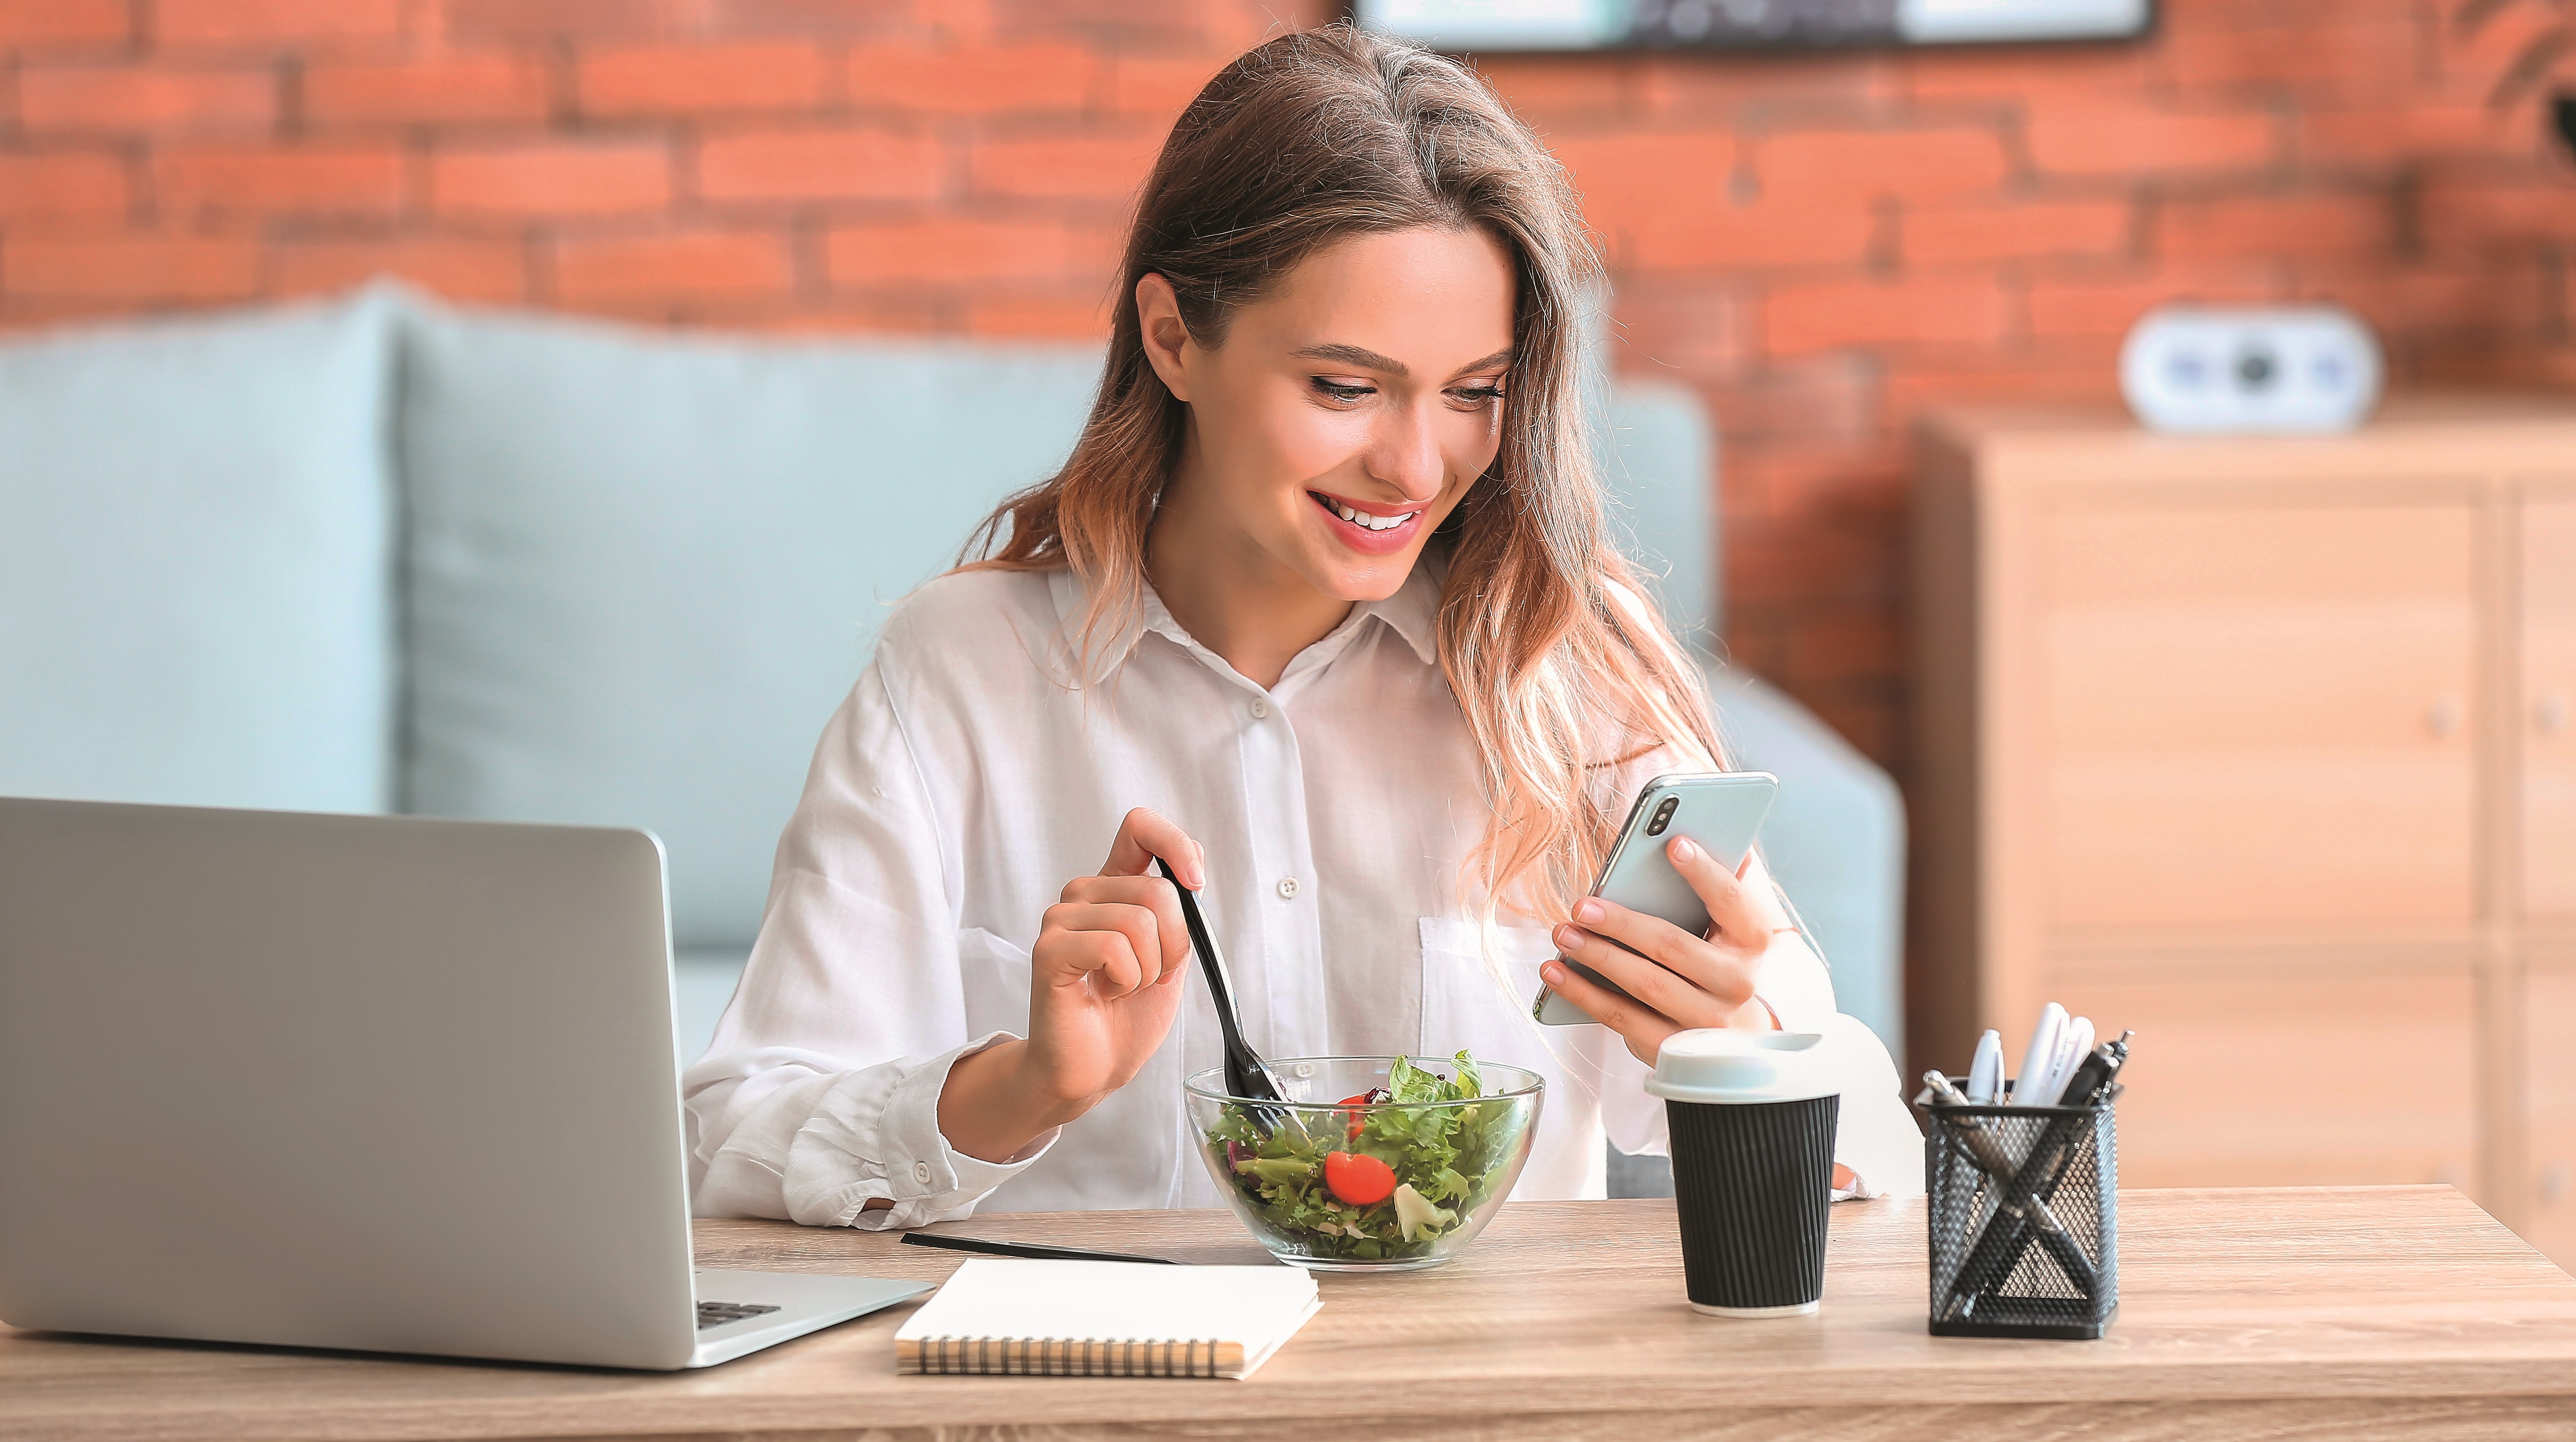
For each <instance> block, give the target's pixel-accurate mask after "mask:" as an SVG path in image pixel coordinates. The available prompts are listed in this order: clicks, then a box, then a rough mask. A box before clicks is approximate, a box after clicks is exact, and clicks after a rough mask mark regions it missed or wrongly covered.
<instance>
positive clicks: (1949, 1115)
mask: <svg viewBox="0 0 2576 1442" xmlns="http://www.w3.org/2000/svg"><path fill="white" fill-rule="evenodd" d="M2117 1097H2118V1089H2117V1088H2114V1089H2113V1092H2112V1096H2111V1097H2109V1098H2106V1099H2104V1100H2103V1101H2102V1102H2100V1103H2099V1104H2097V1105H2094V1106H2087V1107H2040V1106H2030V1107H2019V1106H1953V1105H1949V1104H1945V1103H1942V1102H1938V1101H1935V1100H1933V1099H1932V1096H1931V1094H1930V1093H1929V1092H1926V1093H1925V1094H1923V1095H1922V1096H1920V1097H1918V1098H1916V1105H1917V1106H1919V1107H1921V1108H1922V1109H1923V1111H1924V1113H1925V1115H1927V1116H1928V1117H1929V1118H1930V1119H1931V1125H1930V1127H1929V1128H1927V1129H1926V1131H1925V1133H1924V1137H1923V1171H1924V1180H1925V1184H1926V1186H1927V1188H1928V1189H1929V1191H1930V1193H1931V1203H1932V1207H1931V1223H1930V1227H1931V1239H1932V1246H1931V1252H1932V1293H1931V1327H1932V1334H1933V1335H1934V1336H1936V1337H2056V1338H2068V1339H2075V1340H2088V1339H2091V1338H2095V1337H2099V1336H2101V1335H2102V1328H2103V1327H2104V1326H2105V1325H2106V1324H2107V1323H2109V1322H2110V1320H2111V1314H2112V1313H2113V1312H2114V1311H2117V1310H2118V1309H2119V1305H2120V1236H2119V1220H2120V1217H2119V1182H2120V1154H2119V1129H2118V1126H2117V1115H2116V1113H2115V1111H2114V1109H2113V1105H2112V1103H2113V1102H2114V1101H2115V1100H2116V1099H2117Z"/></svg>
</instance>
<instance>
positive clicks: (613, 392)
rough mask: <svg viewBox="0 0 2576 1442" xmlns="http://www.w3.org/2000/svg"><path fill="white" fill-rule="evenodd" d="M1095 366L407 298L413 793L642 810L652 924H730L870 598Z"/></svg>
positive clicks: (1086, 382) (475, 804) (436, 805)
mask: <svg viewBox="0 0 2576 1442" xmlns="http://www.w3.org/2000/svg"><path fill="white" fill-rule="evenodd" d="M1098 371H1099V357H1098V352H1097V351H1095V350H1090V349H1075V348H1069V347H1066V348H1047V347H1031V346H1027V345H1014V346H1011V347H1008V348H1006V349H1004V348H992V347H983V346H976V345H968V344H934V343H927V342H914V341H895V340H869V341H866V342H859V343H853V342H847V341H842V342H832V343H819V342H758V341H748V340H741V339H728V340H723V341H715V340H701V339H693V338H687V337H683V336H673V335H671V334H669V333H667V332H642V331H633V330H628V329H624V328H617V327H609V326H601V325H592V324H583V323H575V322H565V321H559V320H540V319H531V318H518V317H504V316H497V315H491V314H481V313H474V312H453V311H435V310H430V311H423V312H421V313H420V314H419V315H418V316H417V318H416V319H415V321H414V322H413V323H412V324H410V325H408V326H407V327H406V339H405V343H404V372H403V385H402V401H401V406H402V419H401V429H402V449H401V456H402V468H403V475H404V481H405V485H406V487H407V489H408V494H409V497H410V503H411V539H410V573H409V574H410V604H411V663H412V670H411V683H412V684H411V698H412V704H411V729H410V741H411V749H410V753H409V757H408V764H407V775H408V781H409V785H408V792H407V806H408V808H409V809H412V810H416V811H421V812H426V813H430V814H435V815H447V816H473V817H488V818H508V819H525V820H543V821H568V822H585V823H595V824H608V825H633V826H643V827H648V828H650V829H651V830H653V831H655V832H656V833H658V834H659V835H660V836H661V837H662V839H663V842H664V844H665V846H666V847H667V849H668V851H669V855H670V867H671V910H672V922H673V929H674V936H675V938H676V939H677V940H678V941H679V943H680V944H681V945H683V946H726V945H743V946H747V945H748V944H749V943H750V941H751V939H752V937H753V935H754V934H755V933H756V931H757V930H758V927H759V923H760V915H761V909H762V904H763V902H764V899H765V898H766V895H767V891H768V886H769V871H770V863H771V858H772V856H773V855H774V853H775V851H776V846H777V839H778V833H779V830H780V828H781V827H782V826H784V825H785V823H786V820H787V816H788V813H789V812H790V811H791V810H792V809H793V808H794V806H795V802H796V797H797V794H798V791H799V789H800V788H801V786H802V785H803V781H804V775H805V770H806V766H807V763H808V761H809V760H810V758H811V756H812V754H813V748H814V743H815V738H816V737H817V736H819V735H820V734H821V733H822V729H823V723H824V721H825V720H826V719H827V718H828V717H829V715H830V714H831V711H832V709H833V707H834V706H836V705H838V704H839V702H840V700H841V697H842V696H843V695H844V694H845V693H846V692H847V691H848V690H849V688H850V684H851V682H852V681H853V680H854V679H855V678H856V676H857V674H858V672H859V670H860V668H861V667H862V666H863V665H864V664H865V663H866V660H867V656H868V652H869V647H870V644H871V640H872V637H873V634H874V632H875V629H876V627H877V625H878V623H879V621H880V619H881V618H882V617H883V615H884V614H885V608H886V605H887V603H889V602H891V601H893V600H894V599H895V598H897V597H899V596H901V595H902V594H903V593H904V592H905V591H907V590H909V589H910V588H911V587H912V586H914V585H916V584H918V583H919V582H921V581H923V580H925V579H927V578H929V577H930V576H932V575H935V574H937V573H938V572H939V571H941V570H943V569H945V568H946V567H947V566H948V565H949V564H950V562H951V561H952V560H953V559H954V558H955V557H956V555H957V552H958V548H959V546H960V545H961V544H962V543H963V542H964V541H965V539H966V537H967V534H968V532H969V531H970V530H971V529H972V528H973V527H974V525H975V523H976V522H977V521H979V520H981V519H982V518H983V517H984V515H985V514H986V513H987V512H988V511H989V510H990V509H991V508H992V506H993V504H994V503H995V502H996V501H997V500H999V499H1000V498H1001V497H1002V496H1003V495H1004V494H1006V493H1007V492H1009V491H1011V490H1013V489H1015V488H1017V487H1019V486H1022V485H1025V484H1027V483H1029V482H1031V481H1034V480H1037V479H1038V478H1040V477H1041V476H1043V475H1045V474H1047V473H1048V472H1049V471H1050V470H1051V469H1052V468H1053V467H1054V466H1055V464H1056V463H1057V462H1059V461H1061V460H1062V459H1063V457H1064V455H1065V453H1066V451H1067V450H1069V449H1070V447H1071V444H1072V441H1073V438H1074V436H1075V435H1076V434H1077V432H1078V431H1079V430H1080V427H1081V423H1082V418H1083V414H1084V412H1085V410H1086V409H1087V407H1088V403H1089V400H1090V395H1091V390H1092V386H1093V384H1094V383H1095V381H1096V380H1097V377H1098Z"/></svg>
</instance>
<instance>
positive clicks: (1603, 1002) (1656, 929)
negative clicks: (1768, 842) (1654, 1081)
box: [1539, 836, 1790, 1066]
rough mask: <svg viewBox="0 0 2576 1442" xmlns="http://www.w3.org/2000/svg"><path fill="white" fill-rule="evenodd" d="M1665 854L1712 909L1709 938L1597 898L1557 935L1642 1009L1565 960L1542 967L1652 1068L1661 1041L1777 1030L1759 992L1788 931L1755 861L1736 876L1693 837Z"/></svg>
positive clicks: (1562, 992) (1579, 907)
mask: <svg viewBox="0 0 2576 1442" xmlns="http://www.w3.org/2000/svg"><path fill="white" fill-rule="evenodd" d="M1664 854H1665V855H1666V856H1667V857H1670V858H1671V860H1672V863H1673V869H1674V870H1675V871H1678V872H1680V873H1681V876H1682V879H1683V880H1684V881H1687V882H1689V883H1690V885H1691V890H1693V891H1696V892H1698V893H1699V899H1700V900H1701V902H1703V903H1704V904H1706V906H1707V907H1708V917H1709V928H1708V935H1706V936H1693V935H1691V934H1690V933H1689V932H1687V931H1684V930H1682V929H1681V928H1680V927H1678V926H1675V925H1673V924H1672V923H1671V922H1669V921H1666V920H1664V919H1662V918H1661V917H1655V916H1648V915H1646V914H1645V913H1644V912H1640V911H1631V910H1629V909H1628V908H1626V907H1624V906H1621V905H1619V904H1618V903H1616V902H1612V901H1604V900H1601V899H1600V898H1599V897H1585V898H1584V899H1583V900H1582V901H1580V902H1578V903H1576V904H1575V908H1574V921H1573V922H1569V923H1567V924H1565V925H1562V926H1559V927H1558V928H1557V929H1556V944H1557V946H1558V947H1559V948H1560V949H1561V950H1563V951H1564V953H1565V954H1566V955H1567V956H1569V957H1571V958H1573V959H1574V960H1576V961H1579V962H1582V963H1583V964H1584V965H1585V966H1588V967H1590V968H1592V969H1593V970H1594V971H1596V972H1599V973H1600V974H1601V975H1603V976H1605V977H1608V978H1609V979H1610V980H1612V981H1614V982H1617V983H1618V984H1619V985H1620V986H1621V987H1623V988H1625V989H1626V991H1627V993H1628V996H1631V997H1635V998H1636V1001H1630V1000H1628V997H1623V996H1620V995H1619V994H1618V993H1616V992H1613V991H1609V990H1607V989H1605V988H1602V987H1599V986H1595V985H1593V984H1592V983H1591V982H1589V981H1587V980H1585V979H1584V977H1583V975H1582V973H1580V972H1578V971H1575V970H1574V969H1573V968H1571V967H1568V966H1567V965H1565V963H1564V962H1562V961H1551V962H1549V963H1547V964H1546V965H1545V966H1543V967H1541V968H1539V975H1540V976H1541V977H1542V978H1544V979H1545V980H1546V982H1547V984H1548V985H1549V986H1550V987H1552V988H1554V989H1555V991H1556V993H1557V995H1559V996H1562V997H1564V998H1565V999H1566V1000H1567V1001H1570V1002H1572V1003H1574V1004H1575V1005H1576V1006H1577V1007H1580V1008H1582V1010H1583V1014H1584V1015H1586V1016H1589V1017H1591V1018H1592V1019H1593V1020H1594V1021H1597V1022H1599V1023H1601V1024H1602V1025H1603V1026H1606V1027H1608V1028H1610V1029H1611V1030H1612V1031H1615V1032H1617V1033H1619V1036H1620V1039H1621V1040H1623V1041H1625V1042H1626V1043H1627V1044H1628V1050H1629V1051H1631V1052H1633V1053H1635V1054H1636V1057H1637V1059H1638V1060H1639V1061H1642V1062H1644V1063H1646V1064H1647V1065H1648V1066H1652V1065H1654V1062H1655V1053H1656V1052H1657V1051H1659V1050H1661V1049H1662V1047H1663V1044H1664V1038H1666V1037H1668V1036H1671V1035H1672V1034H1673V1033H1674V1032H1677V1031H1688V1030H1690V1029H1691V1028H1694V1027H1706V1026H1733V1027H1743V1028H1746V1029H1749V1030H1755V1031H1769V1030H1771V1029H1772V1028H1773V1026H1775V1025H1776V1023H1775V1022H1774V1021H1773V1019H1772V1016H1771V1009H1770V1008H1769V1007H1766V1006H1764V1005H1763V1004H1762V1003H1761V1002H1760V1001H1758V1000H1756V999H1755V998H1754V995H1753V987H1754V983H1755V981H1756V980H1757V978H1759V977H1760V975H1761V973H1762V958H1763V954H1764V953H1765V952H1767V951H1768V950H1769V949H1770V947H1771V938H1772V937H1773V936H1774V935H1775V934H1777V933H1779V932H1782V931H1786V930H1789V929H1790V927H1789V918H1788V917H1787V915H1786V914H1785V913H1783V912H1782V910H1781V909H1780V903H1779V900H1778V898H1777V897H1776V896H1775V895H1774V894H1773V893H1772V890H1771V885H1770V878H1769V877H1767V876H1764V875H1763V874H1762V873H1761V870H1760V867H1759V865H1758V864H1757V863H1756V862H1755V861H1754V859H1753V858H1752V857H1750V856H1747V857H1746V858H1745V859H1744V865H1743V867H1741V868H1739V869H1738V870H1737V871H1733V872H1730V871H1728V870H1727V869H1726V868H1725V867H1723V866H1721V865H1719V864H1718V862H1717V858H1715V857H1713V856H1711V855H1709V854H1708V853H1707V852H1706V851H1704V850H1702V849H1701V848H1700V847H1699V846H1698V845H1696V844H1695V843H1693V842H1692V841H1691V839H1690V838H1689V837H1687V836H1676V837H1674V838H1673V839H1672V840H1671V841H1670V842H1669V843H1667V844H1666V845H1665V847H1664ZM1748 878H1750V879H1748ZM1575 923H1580V925H1577V924H1575ZM1613 938H1616V941H1618V942H1625V943H1626V944H1627V947H1621V946H1619V945H1617V944H1615V943H1614V941H1613ZM1627 948H1634V950H1630V949H1627ZM1640 952H1642V953H1644V954H1643V955H1639V954H1638V953H1640ZM1640 1003H1643V1004H1642V1005H1640Z"/></svg>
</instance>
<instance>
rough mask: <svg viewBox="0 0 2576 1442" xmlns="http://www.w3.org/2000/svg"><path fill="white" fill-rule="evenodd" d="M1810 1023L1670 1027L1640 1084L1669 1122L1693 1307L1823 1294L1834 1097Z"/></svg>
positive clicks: (1776, 1313)
mask: <svg viewBox="0 0 2576 1442" xmlns="http://www.w3.org/2000/svg"><path fill="white" fill-rule="evenodd" d="M1823 1046H1824V1038H1823V1037H1822V1036H1821V1035H1819V1034H1817V1033H1814V1032H1779V1031H1773V1032H1758V1031H1731V1030H1724V1029H1717V1028H1709V1029H1703V1030H1698V1031H1685V1032H1676V1033H1674V1034H1673V1035H1672V1036H1671V1037H1670V1038H1668V1039H1667V1040H1666V1041H1665V1042H1664V1046H1663V1050H1662V1051H1661V1052H1660V1053H1658V1054H1657V1056H1656V1059H1655V1076H1654V1080H1652V1081H1650V1082H1648V1083H1646V1090H1648V1091H1650V1092H1652V1093H1654V1094H1655V1095H1657V1096H1659V1097H1662V1098H1663V1099H1664V1112H1665V1115H1666V1116H1667V1117H1668V1118H1669V1120H1670V1122H1671V1128H1672V1149H1673V1205H1674V1207H1675V1209H1676V1210H1677V1211H1678V1212H1679V1213H1680V1215H1681V1231H1682V1278H1683V1282H1684V1285H1685V1286H1686V1287H1687V1288H1688V1290H1689V1293H1690V1304H1691V1310H1693V1311H1696V1312H1704V1313H1707V1314H1708V1315H1710V1316H1714V1317H1794V1316H1799V1315H1802V1314H1804V1313H1808V1312H1812V1311H1814V1310H1816V1306H1817V1304H1818V1303H1819V1302H1820V1301H1822V1300H1823V1298H1824V1294H1825V1223H1826V1213H1827V1211H1828V1210H1829V1209H1830V1208H1831V1206H1832V1205H1833V1186H1834V1125H1835V1123H1836V1121H1837V1120H1838V1119H1839V1117H1840V1114H1841V1110H1842V1097H1841V1095H1840V1093H1839V1091H1838V1089H1837V1088H1836V1087H1835V1085H1834V1082H1833V1078H1832V1075H1831V1073H1830V1071H1829V1069H1828V1068H1827V1066H1826V1065H1825V1057H1824V1054H1823V1050H1822V1049H1823Z"/></svg>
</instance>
